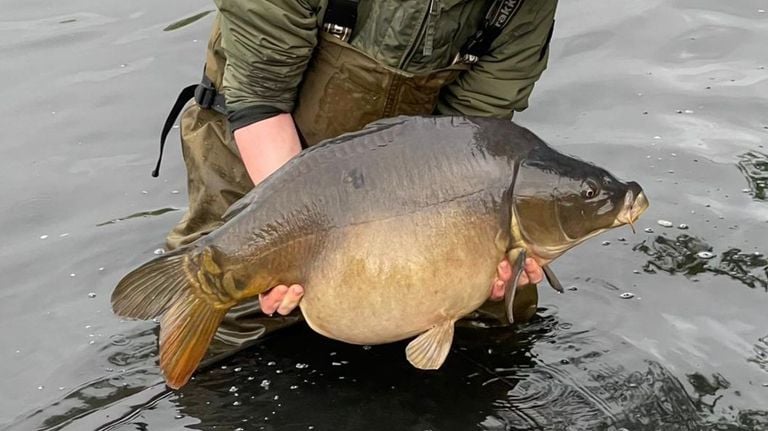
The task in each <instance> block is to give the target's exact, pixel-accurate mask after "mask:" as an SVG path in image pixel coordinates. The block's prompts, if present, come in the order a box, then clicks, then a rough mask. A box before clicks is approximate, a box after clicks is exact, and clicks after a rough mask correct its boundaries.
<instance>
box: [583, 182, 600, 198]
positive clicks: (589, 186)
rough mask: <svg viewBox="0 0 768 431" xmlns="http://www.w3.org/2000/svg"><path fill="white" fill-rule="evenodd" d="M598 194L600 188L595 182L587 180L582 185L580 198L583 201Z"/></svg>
mask: <svg viewBox="0 0 768 431" xmlns="http://www.w3.org/2000/svg"><path fill="white" fill-rule="evenodd" d="M598 193H600V188H599V187H598V185H597V183H596V182H595V181H592V180H587V181H584V183H582V189H581V196H582V197H583V198H584V199H592V198H594V197H595V196H597V194H598Z"/></svg>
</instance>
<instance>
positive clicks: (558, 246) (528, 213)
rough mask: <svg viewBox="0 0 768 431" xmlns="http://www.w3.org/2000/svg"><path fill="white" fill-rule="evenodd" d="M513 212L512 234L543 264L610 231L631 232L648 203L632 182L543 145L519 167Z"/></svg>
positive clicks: (638, 187)
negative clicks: (626, 229)
mask: <svg viewBox="0 0 768 431" xmlns="http://www.w3.org/2000/svg"><path fill="white" fill-rule="evenodd" d="M512 207H513V208H512V214H513V217H512V225H513V226H512V228H513V232H517V233H518V234H519V237H520V238H521V240H522V241H523V242H524V246H525V247H526V249H527V250H528V251H529V254H531V255H532V256H533V257H534V258H535V259H536V260H537V261H539V263H540V264H546V263H549V262H550V261H552V260H553V259H555V258H556V257H558V256H560V255H561V254H563V253H564V252H565V251H567V250H568V249H570V248H572V247H574V246H576V245H577V244H579V243H581V242H583V241H586V240H587V239H589V238H592V237H594V236H595V235H597V234H599V233H601V232H603V231H606V230H608V229H612V228H615V227H619V226H623V225H626V224H629V225H630V226H631V227H632V229H633V231H634V222H635V221H636V220H637V219H638V217H640V215H641V214H642V213H643V212H644V211H645V210H646V208H648V200H647V199H646V197H645V193H644V192H643V189H642V188H641V187H640V185H639V184H637V183H636V182H623V181H620V180H618V179H617V178H616V177H614V176H613V175H612V174H611V173H610V172H608V171H606V170H605V169H603V168H600V167H598V166H595V165H593V164H591V163H587V162H585V161H582V160H579V159H576V158H574V157H570V156H567V155H564V154H561V153H559V152H557V151H555V150H553V149H551V148H549V147H544V146H543V147H542V148H540V149H535V150H533V151H532V152H531V154H530V155H529V157H527V158H526V159H525V160H523V161H522V162H521V164H520V166H519V169H518V172H517V178H516V181H515V185H514V190H513V199H512Z"/></svg>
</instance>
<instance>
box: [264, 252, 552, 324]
mask: <svg viewBox="0 0 768 431" xmlns="http://www.w3.org/2000/svg"><path fill="white" fill-rule="evenodd" d="M513 275H514V274H513V273H512V265H511V264H510V263H509V260H507V259H506V258H505V259H504V260H502V261H501V262H500V263H499V265H498V266H497V267H496V278H495V279H494V280H493V282H492V283H491V297H490V299H491V300H493V301H500V300H502V299H504V291H505V290H506V288H507V287H508V285H509V283H510V281H512V276H513ZM543 279H544V271H543V270H542V269H541V266H539V264H538V263H536V261H535V260H533V259H531V258H528V259H526V260H525V267H524V268H523V272H522V274H520V279H519V280H518V284H519V285H520V286H524V285H526V284H531V283H533V284H536V283H540V282H541V281H542V280H543ZM302 296H304V288H303V287H302V286H301V285H298V284H292V285H291V286H290V287H289V286H286V285H284V284H281V285H279V286H276V287H274V288H272V289H270V290H268V291H267V292H265V293H262V294H260V295H259V304H260V305H261V311H262V312H263V313H264V314H267V315H272V314H274V313H275V312H277V313H278V314H280V315H283V316H285V315H288V314H290V313H291V311H293V309H294V308H296V306H297V305H299V301H301V297H302Z"/></svg>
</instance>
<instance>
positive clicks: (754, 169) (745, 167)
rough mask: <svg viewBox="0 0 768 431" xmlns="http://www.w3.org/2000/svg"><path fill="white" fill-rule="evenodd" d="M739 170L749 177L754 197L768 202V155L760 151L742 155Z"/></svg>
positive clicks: (748, 180)
mask: <svg viewBox="0 0 768 431" xmlns="http://www.w3.org/2000/svg"><path fill="white" fill-rule="evenodd" d="M740 159H741V161H739V169H740V170H741V172H742V173H743V174H744V176H745V177H747V182H748V183H749V188H750V190H751V193H752V196H753V197H754V198H755V199H759V200H762V201H764V200H768V155H766V154H763V153H761V152H759V151H750V152H747V153H745V154H742V155H741V157H740Z"/></svg>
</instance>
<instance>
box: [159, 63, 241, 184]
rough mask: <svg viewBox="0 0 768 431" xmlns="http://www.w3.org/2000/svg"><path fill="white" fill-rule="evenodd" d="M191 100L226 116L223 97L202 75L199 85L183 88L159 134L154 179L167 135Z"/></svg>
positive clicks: (161, 158)
mask: <svg viewBox="0 0 768 431" xmlns="http://www.w3.org/2000/svg"><path fill="white" fill-rule="evenodd" d="M192 98H194V99H195V101H196V102H197V104H198V105H200V107H201V108H205V109H213V110H214V111H216V112H218V113H220V114H222V115H227V106H226V102H225V100H224V95H223V94H221V93H219V92H217V91H216V89H215V88H214V87H213V83H212V82H211V80H210V79H208V77H207V76H205V75H203V79H202V82H200V83H199V84H193V85H190V86H187V87H184V89H182V90H181V93H179V96H178V97H177V98H176V103H174V104H173V107H172V108H171V112H169V113H168V118H166V119H165V124H163V131H162V132H160V155H159V156H158V157H157V165H156V166H155V170H153V171H152V176H153V177H155V178H157V177H158V176H159V175H160V163H161V162H162V160H163V150H164V149H165V140H166V138H167V137H168V133H170V131H171V129H172V128H173V124H174V123H175V122H176V119H178V118H179V114H181V110H182V109H184V105H186V104H187V102H188V101H189V99H192Z"/></svg>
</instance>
